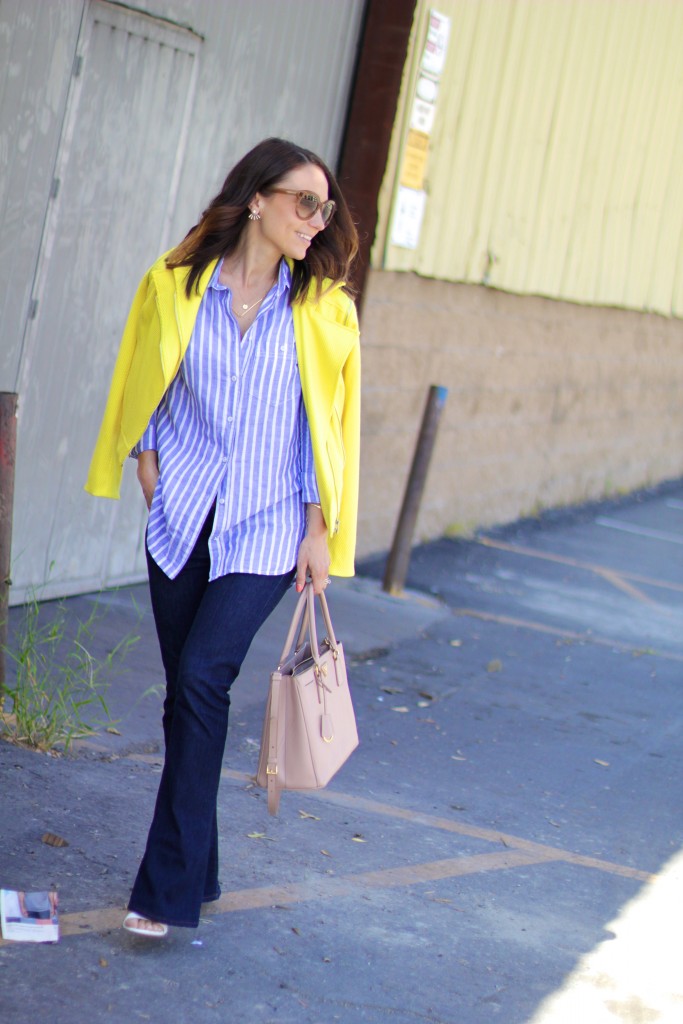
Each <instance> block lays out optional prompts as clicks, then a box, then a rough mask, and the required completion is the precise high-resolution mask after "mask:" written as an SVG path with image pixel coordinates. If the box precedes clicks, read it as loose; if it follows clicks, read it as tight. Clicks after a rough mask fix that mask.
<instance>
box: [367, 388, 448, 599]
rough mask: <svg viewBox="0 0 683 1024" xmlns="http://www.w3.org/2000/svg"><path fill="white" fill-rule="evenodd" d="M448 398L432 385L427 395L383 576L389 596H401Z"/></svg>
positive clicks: (442, 391) (444, 389)
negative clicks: (430, 466)
mask: <svg viewBox="0 0 683 1024" xmlns="http://www.w3.org/2000/svg"><path fill="white" fill-rule="evenodd" d="M447 397H448V388H442V387H438V386H437V385H436V384H432V386H431V387H430V389H429V393H428V395H427V404H426V405H425V411H424V414H423V416H422V426H421V428H420V433H419V436H418V439H417V445H416V446H415V454H414V455H413V464H412V466H411V467H410V475H409V476H408V483H407V484H406V489H405V494H404V495H403V505H402V507H401V513H400V515H399V517H398V523H397V524H396V532H395V533H394V540H393V543H392V545H391V551H390V552H389V558H388V560H387V567H386V570H385V572H384V581H383V583H382V589H383V590H386V591H387V593H389V594H400V592H401V591H402V590H403V585H404V583H405V581H406V576H407V575H408V563H409V562H410V549H411V546H412V542H413V533H414V532H415V523H416V522H417V514H418V512H419V510H420V502H421V501H422V492H423V491H424V485H425V481H426V479H427V470H428V469H429V462H430V460H431V457H432V452H433V450H434V442H435V441H436V433H437V429H438V426H439V420H440V419H441V413H442V411H443V407H444V405H445V403H446V398H447Z"/></svg>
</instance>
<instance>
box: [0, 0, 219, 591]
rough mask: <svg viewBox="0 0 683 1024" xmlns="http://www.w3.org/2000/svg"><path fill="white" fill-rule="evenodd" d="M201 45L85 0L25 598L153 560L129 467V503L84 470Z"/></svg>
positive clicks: (165, 196)
mask: <svg viewBox="0 0 683 1024" xmlns="http://www.w3.org/2000/svg"><path fill="white" fill-rule="evenodd" d="M198 47H199V40H198V38H197V37H196V36H195V35H193V34H192V33H190V32H186V31H184V30H181V29H176V28H175V27H173V26H171V25H168V24H166V23H163V22H160V21H157V20H155V19H153V18H150V17H148V16H145V15H140V14H136V13H133V12H130V11H126V10H124V9H122V8H119V7H116V6H114V5H111V4H108V3H102V2H93V3H92V4H91V5H90V7H89V9H88V15H87V18H86V19H85V22H84V25H83V30H82V33H81V40H80V42H79V47H78V53H79V55H80V56H81V57H82V66H81V67H80V73H79V75H78V77H77V78H75V79H74V81H73V84H72V89H71V92H70V95H69V99H68V105H67V113H66V118H65V124H64V130H63V133H62V139H61V144H60V152H59V156H58V161H57V178H58V181H59V191H58V194H57V197H56V199H55V200H54V202H53V204H52V206H51V208H50V211H49V213H48V218H47V222H46V226H45V232H44V238H43V246H42V252H41V259H40V263H39V266H38V271H37V274H36V281H35V286H34V291H33V299H34V302H36V303H37V313H36V317H35V319H34V320H33V321H31V322H30V323H29V327H28V331H27V336H26V339H25V343H24V355H23V360H22V366H21V378H20V388H19V393H20V414H19V433H18V458H17V482H16V497H15V529H14V538H15V539H14V544H13V560H14V567H13V577H14V580H15V584H16V590H15V593H14V598H15V599H16V597H17V596H20V595H21V591H22V588H25V587H26V586H27V585H28V584H35V583H36V582H40V581H43V584H44V589H43V593H44V594H46V595H49V594H51V593H65V592H72V591H76V590H84V589H89V588H90V587H93V588H95V587H99V586H100V585H101V584H102V583H104V582H105V581H107V582H110V581H123V580H125V579H130V578H135V577H137V576H139V575H140V574H141V573H142V572H143V571H144V558H143V550H142V545H141V543H140V538H141V535H142V530H143V525H144V519H145V509H144V504H143V502H142V499H141V497H140V496H139V495H138V494H137V492H136V487H135V482H134V479H133V474H130V473H129V474H128V475H127V477H128V478H127V479H126V480H125V482H124V494H123V498H124V500H123V501H122V502H121V503H113V502H109V501H103V500H95V499H93V498H92V497H90V496H89V495H86V494H85V493H84V492H83V483H84V480H85V475H86V473H87V467H88V462H89V459H90V455H91V451H92V446H93V443H94V439H95V436H96V433H97V428H98V425H99V420H100V416H101V413H102V409H103V405H104V399H105V396H106V392H107V388H108V384H109V379H110V376H111V371H112V368H113V364H114V359H115V355H116V351H117V348H118V344H119V339H120V335H121V329H122V327H123V322H124V318H125V314H126V310H127V307H128V305H129V302H130V300H131V298H132V295H133V293H134V289H135V286H136V284H137V279H138V278H139V276H140V275H141V273H142V272H143V270H144V268H145V266H146V265H148V264H149V263H150V262H151V261H152V260H153V259H154V258H155V257H156V255H158V252H159V251H160V248H161V246H162V245H163V243H164V241H165V235H166V233H167V229H168V217H169V211H170V210H171V209H172V207H173V203H174V198H175V196H174V192H175V187H176V184H177V180H178V172H179V165H180V162H181V161H182V157H183V149H184V140H185V138H186V129H187V114H188V111H189V109H190V104H191V99H192V91H193V85H194V78H195V64H196V56H195V55H196V54H197V52H198ZM131 492H132V493H131Z"/></svg>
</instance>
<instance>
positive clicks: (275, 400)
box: [245, 343, 301, 408]
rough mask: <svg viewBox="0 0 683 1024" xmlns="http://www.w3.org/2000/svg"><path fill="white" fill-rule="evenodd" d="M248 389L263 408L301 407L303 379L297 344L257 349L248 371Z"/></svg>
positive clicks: (258, 347)
mask: <svg viewBox="0 0 683 1024" xmlns="http://www.w3.org/2000/svg"><path fill="white" fill-rule="evenodd" d="M245 376H246V381H245V384H246V389H247V391H248V392H249V395H250V396H251V398H252V399H254V401H256V402H258V403H259V404H260V405H261V404H262V405H266V406H270V407H272V408H280V407H282V406H287V405H294V404H298V402H299V398H300V397H301V380H300V378H299V367H298V364H297V361H296V349H295V347H294V344H293V343H292V344H287V343H282V344H279V345H276V344H273V345H267V346H258V345H257V346H256V348H255V350H254V352H253V354H252V357H251V360H250V362H249V368H248V370H247V372H246V375H245Z"/></svg>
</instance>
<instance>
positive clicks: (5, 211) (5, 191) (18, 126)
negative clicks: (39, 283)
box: [0, 0, 84, 391]
mask: <svg viewBox="0 0 683 1024" xmlns="http://www.w3.org/2000/svg"><path fill="white" fill-rule="evenodd" d="M83 7H84V0H62V2H61V3H58V4H56V3H49V4H47V3H37V2H34V3H27V2H26V0H0V224H1V225H2V230H0V325H1V327H0V332H1V333H0V390H2V391H15V390H16V386H17V374H18V371H19V359H20V353H21V342H22V338H23V334H24V325H25V323H26V315H27V312H28V309H29V303H30V298H31V286H32V284H33V275H34V274H35V269H36V262H37V260H38V253H39V251H40V239H41V234H42V230H43V224H44V222H45V213H46V210H47V206H48V203H49V196H50V187H51V182H52V176H53V173H54V164H55V155H56V153H57V147H58V144H59V136H60V132H61V127H62V122H63V120H64V108H65V105H66V95H67V90H68V83H69V78H70V73H71V66H72V64H73V59H74V50H75V46H76V40H77V38H78V30H79V24H80V21H81V16H82V13H83Z"/></svg>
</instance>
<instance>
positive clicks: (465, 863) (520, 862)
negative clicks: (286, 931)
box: [0, 850, 549, 948]
mask: <svg viewBox="0 0 683 1024" xmlns="http://www.w3.org/2000/svg"><path fill="white" fill-rule="evenodd" d="M548 859H549V858H548V857H542V858H539V857H537V856H534V855H532V854H530V853H527V852H525V851H522V850H504V851H500V852H497V853H480V854H475V855H474V856H472V857H450V858H448V859H445V860H437V861H431V862H428V863H425V864H411V865H406V866H403V867H400V868H385V869H383V870H379V871H362V872H359V873H358V874H353V875H340V876H338V877H336V876H330V875H320V876H319V877H317V878H312V879H310V880H309V881H306V882H292V883H290V884H286V885H264V886H259V887H257V888H253V889H235V890H233V891H232V892H226V893H223V895H222V896H221V897H220V899H218V900H216V901H215V902H213V903H207V904H206V906H204V907H203V909H202V916H203V917H206V916H213V915H215V914H227V913H235V912H236V911H246V910H262V909H266V908H268V907H276V906H287V905H291V904H295V903H307V902H309V901H310V900H316V901H319V900H334V899H342V898H345V897H353V896H357V895H358V894H359V892H363V891H365V890H367V889H392V888H403V887H405V886H411V885H420V884H424V883H429V882H438V881H443V880H446V879H449V878H458V877H462V876H464V875H473V874H481V873H483V872H487V871H504V870H507V869H510V868H515V867H520V866H527V865H529V864H535V863H538V862H539V860H543V861H547V860H548ZM125 913H126V911H125V909H124V908H123V907H106V908H96V909H93V910H85V911H82V912H81V913H75V914H60V917H59V929H60V934H61V935H62V936H67V935H87V934H89V933H99V934H101V933H103V932H108V931H112V930H114V929H118V928H120V927H121V925H122V922H123V918H124V916H125ZM144 941H148V940H147V939H145V940H144ZM4 945H23V947H24V948H25V947H26V945H27V944H20V943H9V942H6V941H4V940H1V939H0V947H1V946H4Z"/></svg>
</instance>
